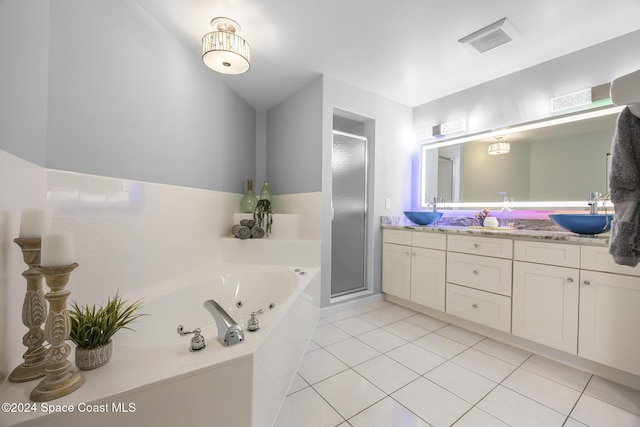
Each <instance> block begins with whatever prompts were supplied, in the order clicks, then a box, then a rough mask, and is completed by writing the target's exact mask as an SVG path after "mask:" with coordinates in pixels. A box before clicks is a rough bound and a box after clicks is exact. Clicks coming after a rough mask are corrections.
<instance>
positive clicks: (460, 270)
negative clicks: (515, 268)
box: [447, 252, 511, 296]
mask: <svg viewBox="0 0 640 427" xmlns="http://www.w3.org/2000/svg"><path fill="white" fill-rule="evenodd" d="M447 282H451V283H456V284H458V285H464V286H468V287H470V288H476V289H480V290H483V291H489V292H495V293H497V294H502V295H507V296H511V260H507V259H500V258H489V257H482V256H477V255H467V254H459V253H455V252H449V254H448V256H447Z"/></svg>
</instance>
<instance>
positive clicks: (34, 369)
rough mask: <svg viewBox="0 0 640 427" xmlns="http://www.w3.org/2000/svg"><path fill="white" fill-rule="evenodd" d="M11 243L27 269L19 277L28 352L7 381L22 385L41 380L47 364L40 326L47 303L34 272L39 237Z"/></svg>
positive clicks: (21, 239)
mask: <svg viewBox="0 0 640 427" xmlns="http://www.w3.org/2000/svg"><path fill="white" fill-rule="evenodd" d="M14 242H15V243H16V244H17V245H18V246H20V249H21V250H22V257H23V259H24V262H25V264H27V265H28V266H29V269H28V270H25V271H24V272H23V273H22V275H23V276H24V278H25V279H27V291H26V293H25V296H24V302H23V304H22V323H24V325H25V326H26V327H27V328H29V331H28V332H27V333H26V334H25V335H24V336H23V337H22V344H24V346H25V347H27V351H26V352H25V353H24V354H23V355H22V358H23V359H24V362H23V363H22V364H21V365H19V366H17V367H16V368H15V369H14V370H13V371H11V374H9V381H11V382H15V383H18V382H25V381H31V380H35V379H37V378H41V377H44V375H45V373H44V370H45V367H46V365H47V361H46V359H45V353H46V348H45V347H44V345H43V344H44V331H43V330H42V328H41V325H42V324H43V323H44V321H45V318H46V316H47V303H46V301H45V299H44V293H43V292H42V273H40V272H39V271H37V270H36V267H37V266H38V264H40V242H41V240H40V238H39V237H32V238H17V239H15V240H14Z"/></svg>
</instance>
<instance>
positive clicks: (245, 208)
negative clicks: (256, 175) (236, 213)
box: [240, 179, 258, 213]
mask: <svg viewBox="0 0 640 427" xmlns="http://www.w3.org/2000/svg"><path fill="white" fill-rule="evenodd" d="M257 202H258V198H257V197H256V196H255V195H254V194H253V180H252V179H248V180H247V193H246V194H245V195H244V197H243V198H242V200H241V201H240V212H242V213H251V212H253V210H254V209H255V208H256V203H257Z"/></svg>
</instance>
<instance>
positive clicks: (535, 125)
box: [422, 106, 624, 150]
mask: <svg viewBox="0 0 640 427" xmlns="http://www.w3.org/2000/svg"><path fill="white" fill-rule="evenodd" d="M623 108H624V106H614V107H611V108H602V109H598V110H593V111H588V112H585V113H580V114H572V115H566V116H562V117H558V118H555V119H551V120H548V119H544V120H540V121H536V122H531V123H527V124H524V125H520V126H514V127H507V128H503V129H498V130H492V131H488V132H480V133H475V134H472V135H468V136H464V137H461V138H454V139H448V140H446V141H442V142H436V143H432V144H424V145H423V146H422V148H423V149H425V150H431V149H434V148H440V147H448V146H450V145H456V144H462V143H463V142H469V141H478V140H481V139H489V138H494V137H496V136H504V135H509V134H512V133H516V132H524V131H527V130H532V129H540V128H545V127H547V126H555V125H561V124H563V123H571V122H577V121H580V120H586V119H591V118H594V117H601V116H607V115H609V114H617V113H619V112H620V111H622V109H623Z"/></svg>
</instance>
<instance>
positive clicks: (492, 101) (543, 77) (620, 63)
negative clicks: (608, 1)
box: [413, 30, 640, 133]
mask: <svg viewBox="0 0 640 427" xmlns="http://www.w3.org/2000/svg"><path fill="white" fill-rule="evenodd" d="M594 31H595V30H594ZM638 45H640V31H635V32H633V33H630V34H627V35H624V36H622V37H618V38H616V39H613V40H609V41H607V42H604V43H601V44H598V45H595V46H592V47H589V48H587V49H583V50H581V51H578V52H575V53H572V54H570V55H565V56H562V57H560V58H557V59H554V60H551V61H548V62H545V63H542V64H539V65H536V66H534V67H530V68H527V69H525V70H523V71H519V72H516V73H513V74H510V75H508V76H505V77H502V78H499V79H496V80H492V81H490V82H487V83H483V84H481V85H478V86H475V87H472V88H470V89H467V90H464V91H461V92H458V93H455V94H453V95H450V96H447V97H444V98H441V99H438V100H435V101H433V102H430V103H427V104H423V105H421V106H418V107H416V108H414V109H413V129H414V130H416V131H417V130H421V129H426V128H430V127H431V126H433V125H436V124H439V123H446V122H449V121H453V120H458V119H462V118H465V119H467V128H468V129H467V131H468V133H476V132H481V131H486V130H489V129H493V128H496V127H500V126H506V125H513V124H518V123H523V122H528V121H532V120H538V119H541V118H546V117H549V116H550V115H551V112H550V99H551V98H552V97H555V96H560V95H566V94H568V93H571V92H574V91H577V90H581V89H586V88H588V87H593V86H598V85H601V84H604V83H608V82H611V80H613V79H614V78H616V77H618V76H620V75H623V74H627V73H630V72H632V71H635V70H637V69H639V68H640V56H638V55H637V54H635V52H636V49H635V47H636V46H638Z"/></svg>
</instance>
